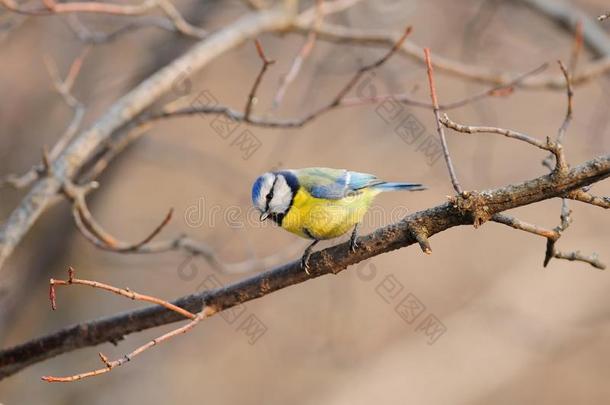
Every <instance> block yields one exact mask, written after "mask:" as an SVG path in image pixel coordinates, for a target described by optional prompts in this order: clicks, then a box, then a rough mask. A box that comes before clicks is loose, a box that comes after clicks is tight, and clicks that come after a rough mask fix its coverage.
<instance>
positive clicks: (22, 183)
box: [0, 46, 91, 189]
mask: <svg viewBox="0 0 610 405" xmlns="http://www.w3.org/2000/svg"><path fill="white" fill-rule="evenodd" d="M90 49H91V47H90V46H85V47H83V49H82V51H81V52H80V54H79V55H78V56H77V57H76V58H75V59H74V61H73V62H72V64H71V65H70V68H69V69H68V73H67V75H66V78H65V79H61V76H60V74H59V71H58V68H57V65H56V64H55V62H54V61H53V60H52V59H51V58H50V57H49V56H48V55H44V58H43V60H44V63H45V66H46V68H47V71H48V73H49V76H50V77H51V80H52V81H53V85H54V87H55V90H56V91H57V92H58V93H59V95H60V96H61V97H62V99H63V100H64V102H65V103H66V105H68V107H70V108H72V109H73V110H74V113H73V116H72V119H71V120H70V122H69V123H68V126H67V127H66V129H65V130H64V132H63V134H62V135H60V137H59V139H58V140H57V142H55V145H54V146H53V148H52V149H51V151H49V152H48V153H47V154H46V158H47V159H48V160H49V162H51V161H53V160H55V159H56V158H57V157H58V156H59V154H60V153H61V152H62V151H63V150H64V149H65V148H66V146H67V145H68V144H69V143H70V141H71V140H72V139H73V138H74V136H75V135H76V132H77V131H78V129H79V128H80V125H81V123H82V120H83V118H84V116H85V106H84V105H83V104H82V103H81V102H80V101H78V100H77V99H76V97H74V96H73V95H72V88H73V87H74V83H75V82H76V79H77V77H78V75H79V73H80V72H81V69H82V66H83V62H84V60H85V58H86V57H87V55H88V54H89V51H90ZM44 172H45V165H44V164H37V165H35V166H33V167H32V168H30V170H28V171H27V172H25V173H24V174H21V175H16V174H9V175H7V176H5V177H3V178H0V188H2V187H4V186H6V185H9V186H11V187H13V188H15V189H21V188H25V187H28V186H30V185H31V184H32V183H33V182H34V181H35V180H37V179H38V178H39V177H40V175H41V174H43V173H44Z"/></svg>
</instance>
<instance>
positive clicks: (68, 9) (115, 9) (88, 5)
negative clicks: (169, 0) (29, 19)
mask: <svg viewBox="0 0 610 405" xmlns="http://www.w3.org/2000/svg"><path fill="white" fill-rule="evenodd" d="M0 3H2V5H3V6H4V7H6V8H7V9H9V10H11V11H13V12H16V13H21V14H31V15H49V14H64V13H100V14H113V15H127V16H131V15H140V14H144V13H146V12H148V11H150V10H152V9H153V8H154V7H156V5H157V1H156V0H145V1H143V2H142V3H140V4H135V5H131V4H109V3H100V2H95V1H92V2H73V3H57V2H56V1H55V0H43V3H44V7H35V8H26V7H21V6H19V5H18V4H17V3H16V2H15V1H14V0H0Z"/></svg>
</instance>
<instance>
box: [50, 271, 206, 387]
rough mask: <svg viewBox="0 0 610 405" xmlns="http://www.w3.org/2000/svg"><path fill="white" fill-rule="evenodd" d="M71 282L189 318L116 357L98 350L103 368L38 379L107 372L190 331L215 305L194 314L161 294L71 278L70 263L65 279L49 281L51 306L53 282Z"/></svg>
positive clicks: (59, 379)
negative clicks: (145, 293) (109, 357)
mask: <svg viewBox="0 0 610 405" xmlns="http://www.w3.org/2000/svg"><path fill="white" fill-rule="evenodd" d="M72 284H77V285H85V286H89V287H92V288H97V289H101V290H105V291H109V292H112V293H114V294H118V295H121V296H123V297H127V298H129V299H132V300H136V301H144V302H150V303H152V304H156V305H160V306H162V307H165V308H167V309H169V310H170V311H173V312H176V313H178V314H180V315H182V316H184V317H185V318H187V319H190V320H191V321H190V322H189V323H187V324H186V325H184V326H182V327H180V328H177V329H174V330H173V331H170V332H168V333H166V334H164V335H162V336H160V337H158V338H155V339H153V340H151V341H149V342H147V343H145V344H144V345H142V346H140V347H138V348H137V349H135V350H134V351H132V352H131V353H129V354H126V355H124V356H123V357H121V358H119V359H117V360H113V361H110V360H108V358H107V357H106V356H105V355H104V354H103V353H99V357H100V359H101V361H102V363H104V366H105V367H104V368H100V369H97V370H92V371H87V372H84V373H80V374H75V375H71V376H67V377H55V376H43V377H41V379H42V380H43V381H47V382H72V381H78V380H82V379H84V378H88V377H94V376H96V375H100V374H104V373H107V372H109V371H111V370H112V369H114V368H116V367H119V366H122V365H123V364H125V363H126V362H128V361H131V360H132V359H133V358H134V357H135V356H137V355H139V354H142V353H143V352H144V351H146V350H148V349H150V348H151V347H153V346H156V345H158V344H160V343H163V342H165V341H167V340H169V339H171V338H173V337H175V336H178V335H180V334H184V333H186V332H188V331H190V330H191V329H193V328H194V327H195V326H196V325H197V324H198V323H199V322H201V321H202V320H203V319H205V318H207V317H209V316H211V315H213V314H215V313H216V312H217V311H216V310H215V309H214V307H211V306H204V307H203V309H202V310H201V311H200V312H199V313H197V314H193V313H192V312H189V311H187V310H186V309H184V308H181V307H179V306H176V305H174V304H172V303H171V302H168V301H165V300H162V299H160V298H156V297H152V296H150V295H144V294H140V293H137V292H135V291H131V290H130V289H128V288H118V287H114V286H111V285H108V284H104V283H100V282H97V281H91V280H82V279H78V278H74V269H73V268H72V267H69V268H68V279H67V280H56V279H51V280H50V282H49V297H50V300H51V307H52V308H53V309H54V310H55V309H56V308H57V305H56V291H55V288H56V286H68V285H72Z"/></svg>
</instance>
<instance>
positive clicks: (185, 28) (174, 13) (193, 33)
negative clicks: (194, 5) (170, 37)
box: [156, 0, 208, 39]
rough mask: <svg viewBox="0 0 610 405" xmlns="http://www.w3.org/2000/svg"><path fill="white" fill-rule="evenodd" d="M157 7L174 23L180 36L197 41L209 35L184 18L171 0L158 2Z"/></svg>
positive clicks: (157, 0)
mask: <svg viewBox="0 0 610 405" xmlns="http://www.w3.org/2000/svg"><path fill="white" fill-rule="evenodd" d="M156 3H157V6H158V7H159V8H160V9H161V10H162V11H163V13H164V14H165V15H166V16H167V18H168V20H169V21H170V22H171V23H172V26H173V27H174V28H175V30H176V31H177V32H179V33H180V34H182V35H184V36H187V37H193V38H196V39H203V38H205V37H206V36H207V35H208V32H207V31H206V30H204V29H202V28H199V27H197V26H195V25H193V24H191V23H189V22H188V21H186V19H185V18H184V16H183V15H182V14H181V13H180V12H179V11H178V9H177V8H176V6H175V5H174V4H173V3H172V2H171V1H169V0H156Z"/></svg>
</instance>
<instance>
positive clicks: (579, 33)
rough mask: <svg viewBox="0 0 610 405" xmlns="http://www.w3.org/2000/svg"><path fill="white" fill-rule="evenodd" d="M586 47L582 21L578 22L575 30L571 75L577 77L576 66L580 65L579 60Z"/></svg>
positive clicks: (571, 55)
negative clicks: (584, 46)
mask: <svg viewBox="0 0 610 405" xmlns="http://www.w3.org/2000/svg"><path fill="white" fill-rule="evenodd" d="M583 45H584V37H583V23H582V20H578V22H577V23H576V27H575V28H574V41H573V43H572V52H571V54H570V65H569V66H570V74H571V75H572V76H576V66H577V65H578V58H579V56H580V54H581V53H582V48H583Z"/></svg>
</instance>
